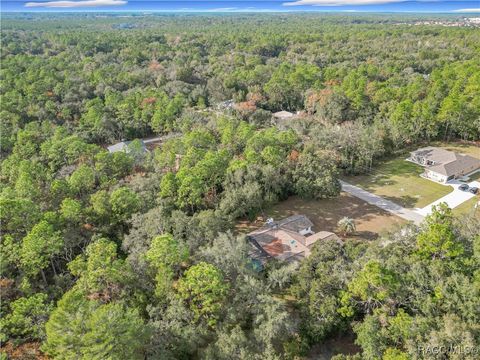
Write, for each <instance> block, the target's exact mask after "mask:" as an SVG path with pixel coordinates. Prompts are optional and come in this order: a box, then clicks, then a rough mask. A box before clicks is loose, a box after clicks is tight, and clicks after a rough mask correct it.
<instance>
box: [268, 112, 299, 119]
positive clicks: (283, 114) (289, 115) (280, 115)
mask: <svg viewBox="0 0 480 360" xmlns="http://www.w3.org/2000/svg"><path fill="white" fill-rule="evenodd" d="M294 116H295V114H293V113H291V112H290V111H285V110H282V111H277V112H276V113H273V117H274V118H275V119H279V120H285V119H290V118H293V117H294Z"/></svg>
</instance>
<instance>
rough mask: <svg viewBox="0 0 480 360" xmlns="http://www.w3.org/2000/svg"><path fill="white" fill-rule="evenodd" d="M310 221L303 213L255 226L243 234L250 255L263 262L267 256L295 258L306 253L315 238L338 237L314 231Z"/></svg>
mask: <svg viewBox="0 0 480 360" xmlns="http://www.w3.org/2000/svg"><path fill="white" fill-rule="evenodd" d="M312 226H313V223H312V222H311V221H310V220H309V219H308V218H307V217H306V216H305V215H294V216H290V217H288V218H286V219H283V220H280V221H274V220H273V219H269V220H268V221H267V223H266V224H265V225H264V226H263V227H261V228H260V229H258V230H255V231H252V232H251V233H249V234H248V235H247V238H248V240H249V241H250V243H251V244H252V245H253V247H254V248H253V250H252V251H251V253H250V257H251V258H252V259H254V260H257V261H260V262H261V263H264V262H265V261H266V260H267V259H268V258H275V259H279V260H284V261H298V260H301V259H303V258H305V257H307V256H309V255H310V252H311V249H312V247H313V245H314V244H315V243H316V242H317V241H319V240H327V239H335V240H340V239H339V238H338V237H337V235H335V234H334V233H331V232H328V231H320V232H318V233H314V232H313V231H312Z"/></svg>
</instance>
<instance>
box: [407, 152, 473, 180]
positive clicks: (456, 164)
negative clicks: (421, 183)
mask: <svg viewBox="0 0 480 360" xmlns="http://www.w3.org/2000/svg"><path fill="white" fill-rule="evenodd" d="M479 153H480V152H479ZM412 156H415V157H421V158H425V159H427V160H429V161H433V162H434V164H433V165H431V166H427V169H428V170H430V171H433V172H436V173H439V174H442V175H445V176H451V175H459V174H463V175H466V173H469V172H472V171H473V170H476V169H478V168H480V159H476V158H474V157H473V156H470V155H464V154H458V153H456V152H453V151H448V150H445V149H441V148H436V147H432V146H429V147H426V148H422V149H418V150H417V151H413V152H412Z"/></svg>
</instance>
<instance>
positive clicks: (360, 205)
mask: <svg viewBox="0 0 480 360" xmlns="http://www.w3.org/2000/svg"><path fill="white" fill-rule="evenodd" d="M296 214H304V215H306V216H307V217H308V218H309V219H310V220H311V221H312V222H313V225H314V227H313V230H314V231H315V232H318V231H322V230H325V231H332V232H335V233H337V235H339V236H341V235H342V234H340V233H338V231H337V223H338V221H339V220H340V219H341V218H343V217H344V216H348V217H350V218H352V219H354V221H355V224H356V227H357V231H356V234H355V236H351V237H355V238H358V239H365V240H371V239H375V238H377V237H378V236H379V235H381V234H383V233H386V232H387V231H389V230H393V229H394V228H395V227H397V226H400V225H403V224H405V223H406V221H405V220H403V219H401V218H399V217H397V216H395V215H392V214H390V213H388V212H386V211H383V210H381V209H379V208H377V207H376V206H373V205H370V204H368V203H366V202H364V201H363V200H360V199H358V198H356V197H353V196H351V195H349V194H347V193H344V192H342V193H341V194H340V196H338V197H336V198H334V199H322V200H304V199H301V198H299V197H296V196H292V197H290V198H289V199H287V200H285V201H283V202H281V203H279V204H276V205H274V206H273V207H271V208H270V209H268V210H266V211H265V214H264V216H263V219H262V220H261V221H257V222H253V223H252V222H247V221H243V222H240V223H239V224H238V225H237V231H238V232H242V233H246V232H249V231H251V230H253V229H256V228H258V227H260V226H262V225H263V223H264V221H265V220H266V219H267V218H268V217H273V218H274V219H276V220H278V219H282V218H285V217H288V216H291V215H296Z"/></svg>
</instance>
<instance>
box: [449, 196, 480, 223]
mask: <svg viewBox="0 0 480 360" xmlns="http://www.w3.org/2000/svg"><path fill="white" fill-rule="evenodd" d="M477 201H480V197H479V196H475V197H473V198H471V199H470V200H467V201H465V202H464V203H463V204H461V205H459V206H457V207H456V208H454V209H453V210H452V211H453V213H454V214H455V215H470V214H475V217H477V218H479V219H480V208H478V209H477V210H475V209H474V206H475V203H476V202H477Z"/></svg>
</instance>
